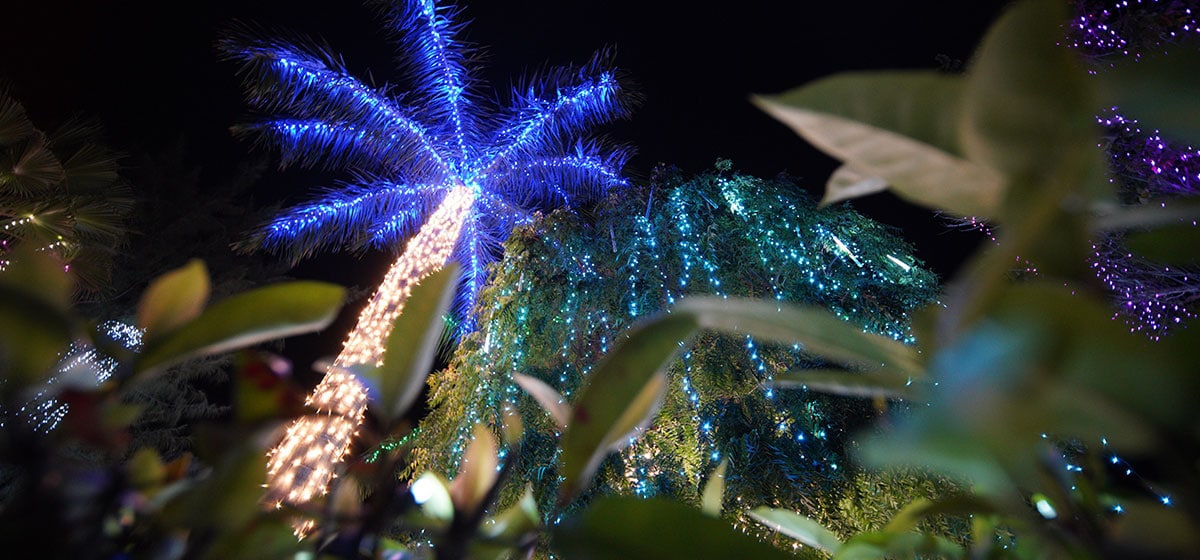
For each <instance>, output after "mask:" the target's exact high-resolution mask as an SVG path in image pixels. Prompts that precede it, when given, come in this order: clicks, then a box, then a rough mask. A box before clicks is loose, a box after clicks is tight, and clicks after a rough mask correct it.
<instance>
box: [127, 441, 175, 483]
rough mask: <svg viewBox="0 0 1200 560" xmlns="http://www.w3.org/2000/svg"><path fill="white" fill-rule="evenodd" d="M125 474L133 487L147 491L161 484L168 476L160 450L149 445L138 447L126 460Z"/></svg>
mask: <svg viewBox="0 0 1200 560" xmlns="http://www.w3.org/2000/svg"><path fill="white" fill-rule="evenodd" d="M125 475H126V476H127V477H129V484H130V486H132V487H133V488H135V489H137V490H141V491H147V490H151V489H154V488H157V487H158V486H160V485H161V484H162V483H163V482H164V481H165V480H166V478H167V467H166V465H165V464H163V461H162V457H159V455H158V452H157V451H155V450H153V449H150V448H148V447H143V448H141V449H138V450H137V451H135V452H134V453H133V455H131V456H130V457H129V460H128V461H126V462H125Z"/></svg>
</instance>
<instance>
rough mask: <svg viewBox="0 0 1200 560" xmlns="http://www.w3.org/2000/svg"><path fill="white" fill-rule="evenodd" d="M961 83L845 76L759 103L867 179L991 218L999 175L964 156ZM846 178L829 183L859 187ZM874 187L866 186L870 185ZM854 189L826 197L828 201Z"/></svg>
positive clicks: (911, 76) (937, 77) (999, 193)
mask: <svg viewBox="0 0 1200 560" xmlns="http://www.w3.org/2000/svg"><path fill="white" fill-rule="evenodd" d="M961 90H962V79H961V78H960V77H957V76H949V75H945V74H938V73H935V72H913V71H881V72H870V73H845V74H839V75H835V76H831V77H828V78H824V79H821V80H817V81H816V82H813V83H811V84H808V85H806V86H803V87H800V88H797V89H795V90H792V91H789V92H787V93H784V94H782V95H779V96H771V97H755V98H754V101H755V103H756V104H757V105H758V106H759V107H760V108H761V109H763V110H764V111H766V112H767V113H768V114H770V115H771V116H773V117H775V118H776V119H778V120H780V121H781V122H783V123H784V124H786V125H788V126H790V127H791V128H792V129H793V130H795V131H796V132H797V133H798V134H800V136H802V137H804V139H805V140H808V141H809V142H810V143H812V144H813V145H814V146H816V147H817V148H819V149H820V150H822V151H824V152H825V153H827V154H829V155H831V156H833V157H835V158H837V159H838V160H840V161H842V162H844V163H845V164H846V166H847V167H848V168H849V170H853V172H854V173H857V174H859V175H861V176H863V177H865V178H872V177H879V178H882V179H883V180H885V181H886V182H887V183H888V184H890V185H891V187H892V190H893V191H895V192H896V194H898V195H900V196H901V197H904V198H906V199H908V200H910V201H912V202H915V203H917V204H921V205H924V206H930V207H934V208H938V209H942V210H948V211H951V212H954V213H956V214H959V215H963V216H989V215H992V214H993V212H995V210H996V209H997V208H998V206H999V204H1000V201H1001V199H1002V197H1003V182H1002V181H1001V177H1000V176H999V175H998V174H996V173H995V172H994V171H992V170H991V169H989V168H988V167H986V166H983V165H979V164H977V163H974V162H972V161H969V160H968V159H966V158H964V157H961V156H962V153H963V150H962V148H961V146H960V145H959V141H958V129H957V123H958V118H959V107H960V97H961ZM845 177H846V175H845V173H843V176H842V177H841V178H839V179H838V180H837V181H833V179H831V181H830V186H833V187H835V188H838V187H840V188H842V189H844V188H845V187H846V186H848V185H851V184H858V185H859V187H860V188H859V190H862V191H863V192H864V193H869V192H871V189H866V188H862V187H863V185H862V184H860V183H858V182H853V181H849V180H848V179H846V178H845ZM872 185H873V186H877V183H868V184H867V186H872ZM846 194H849V192H839V193H834V192H829V193H827V194H826V200H828V201H833V200H837V199H840V198H844V197H845V196H844V195H846Z"/></svg>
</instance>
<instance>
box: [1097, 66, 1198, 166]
mask: <svg viewBox="0 0 1200 560" xmlns="http://www.w3.org/2000/svg"><path fill="white" fill-rule="evenodd" d="M1096 80H1097V82H1098V83H1099V85H1100V91H1101V95H1103V96H1104V106H1106V107H1109V106H1118V107H1120V108H1121V112H1122V113H1123V114H1125V115H1128V116H1130V117H1133V118H1136V119H1138V120H1139V121H1141V122H1142V123H1143V125H1144V126H1147V127H1151V128H1155V129H1158V130H1160V131H1162V134H1163V136H1165V137H1167V138H1171V139H1173V140H1178V141H1181V142H1186V143H1188V144H1191V145H1193V146H1197V145H1200V110H1197V109H1198V108H1200V107H1198V105H1197V99H1196V92H1198V91H1200V55H1198V54H1197V51H1196V45H1195V43H1194V42H1190V43H1184V44H1182V45H1179V46H1178V47H1177V48H1172V49H1171V52H1170V54H1167V53H1153V52H1151V53H1145V56H1141V57H1139V58H1138V60H1136V61H1133V60H1130V61H1125V63H1123V64H1118V65H1116V66H1115V67H1114V68H1111V69H1108V68H1106V69H1105V70H1104V71H1103V72H1099V73H1098V75H1097V76H1096Z"/></svg>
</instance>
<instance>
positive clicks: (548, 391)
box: [513, 373, 571, 430]
mask: <svg viewBox="0 0 1200 560" xmlns="http://www.w3.org/2000/svg"><path fill="white" fill-rule="evenodd" d="M513 381H515V382H516V384H517V385H518V386H519V387H521V388H522V389H524V390H525V392H526V393H529V396H531V397H533V400H535V401H537V403H538V404H540V405H542V408H544V409H546V412H549V413H550V418H552V419H554V423H555V425H557V426H558V429H560V430H562V429H566V427H567V420H568V419H569V418H570V416H571V406H570V405H568V404H567V403H566V402H565V401H563V398H562V395H560V394H558V391H555V390H554V388H553V387H551V386H549V385H547V384H546V382H545V381H542V380H541V379H538V378H536V377H530V376H528V375H524V374H520V373H514V374H513Z"/></svg>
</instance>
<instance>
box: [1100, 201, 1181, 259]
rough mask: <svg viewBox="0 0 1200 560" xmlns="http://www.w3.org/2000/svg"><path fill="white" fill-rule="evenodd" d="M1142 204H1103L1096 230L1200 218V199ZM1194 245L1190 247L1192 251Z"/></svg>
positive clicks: (1161, 224) (1164, 225)
mask: <svg viewBox="0 0 1200 560" xmlns="http://www.w3.org/2000/svg"><path fill="white" fill-rule="evenodd" d="M1155 202H1156V203H1155V204H1143V205H1140V206H1116V205H1103V206H1100V207H1099V208H1097V209H1096V212H1094V215H1093V217H1092V226H1091V229H1092V231H1093V232H1105V231H1113V230H1127V229H1143V228H1162V227H1170V226H1174V225H1181V226H1187V224H1189V223H1195V222H1196V221H1198V220H1200V202H1196V201H1194V200H1189V199H1186V198H1185V199H1179V200H1170V201H1155ZM1195 247H1196V246H1195V245H1192V246H1191V247H1189V248H1190V249H1192V250H1193V251H1194V250H1195Z"/></svg>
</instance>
